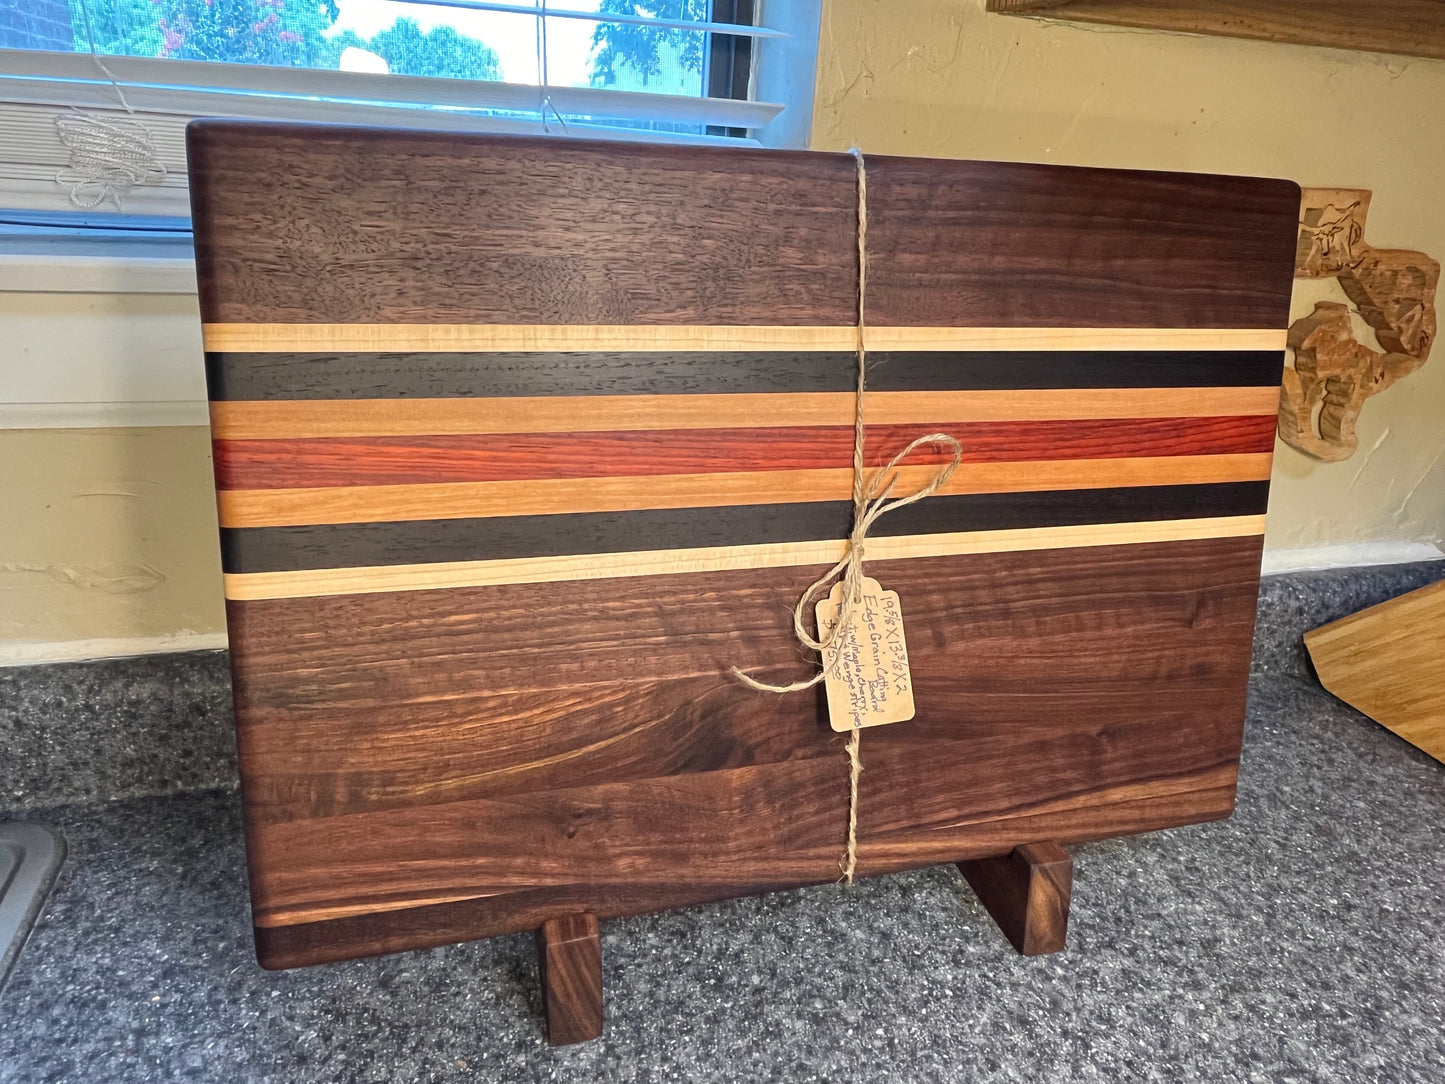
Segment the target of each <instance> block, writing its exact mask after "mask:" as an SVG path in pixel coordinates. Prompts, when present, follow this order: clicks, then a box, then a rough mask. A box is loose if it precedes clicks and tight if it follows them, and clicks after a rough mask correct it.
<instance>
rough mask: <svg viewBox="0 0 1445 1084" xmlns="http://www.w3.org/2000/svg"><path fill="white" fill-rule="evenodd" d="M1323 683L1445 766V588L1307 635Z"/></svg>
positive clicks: (1434, 586)
mask: <svg viewBox="0 0 1445 1084" xmlns="http://www.w3.org/2000/svg"><path fill="white" fill-rule="evenodd" d="M1304 641H1305V648H1306V649H1307V650H1308V651H1309V653H1310V660H1311V661H1312V662H1313V663H1314V664H1315V670H1316V671H1317V672H1318V674H1319V678H1320V684H1322V685H1323V686H1324V687H1325V688H1326V689H1328V690H1329V691H1330V692H1332V693H1334V694H1335V695H1336V696H1338V697H1339V698H1340V699H1341V700H1343V701H1344V702H1345V703H1347V704H1349V705H1350V706H1351V707H1354V708H1356V709H1358V710H1359V711H1362V712H1364V713H1365V714H1366V715H1368V716H1369V717H1370V718H1371V719H1373V720H1375V722H1377V723H1379V724H1380V725H1381V726H1383V727H1385V728H1387V729H1388V730H1390V731H1392V732H1394V733H1395V734H1398V735H1399V736H1400V737H1402V738H1404V739H1405V740H1406V741H1407V742H1409V743H1410V744H1411V745H1414V746H1415V747H1416V748H1419V749H1423V750H1424V751H1425V752H1427V753H1429V754H1430V755H1431V756H1432V757H1434V758H1435V759H1436V760H1438V761H1441V762H1442V763H1445V581H1442V582H1440V583H1434V584H1431V585H1430V586H1429V587H1422V588H1420V589H1419V590H1418V591H1411V592H1410V593H1409V594H1406V595H1401V596H1400V597H1399V598H1393V599H1390V600H1389V601H1388V602H1382V603H1380V604H1379V605H1378V606H1371V607H1370V608H1369V609H1366V610H1361V611H1360V612H1359V613H1356V614H1351V615H1350V616H1349V617H1343V618H1341V619H1340V620H1338V621H1332V622H1330V624H1328V625H1322V626H1321V627H1319V628H1317V629H1313V630H1311V631H1310V632H1307V633H1305V636H1304Z"/></svg>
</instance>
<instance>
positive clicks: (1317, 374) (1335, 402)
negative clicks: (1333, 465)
mask: <svg viewBox="0 0 1445 1084" xmlns="http://www.w3.org/2000/svg"><path fill="white" fill-rule="evenodd" d="M1369 207H1370V193H1369V192H1367V191H1363V190H1352V189H1335V188H1311V189H1305V191H1304V199H1303V201H1302V203H1301V211H1300V235H1299V243H1298V246H1297V248H1296V252H1295V277H1296V278H1327V277H1335V278H1337V279H1338V280H1339V283H1340V287H1341V289H1343V290H1344V292H1345V296H1347V297H1348V298H1349V299H1350V302H1351V303H1352V304H1353V306H1354V310H1355V312H1357V313H1358V314H1359V316H1360V318H1361V319H1362V320H1363V321H1364V322H1365V323H1366V324H1368V325H1369V327H1370V329H1371V330H1372V331H1373V332H1374V335H1375V340H1376V342H1377V343H1378V344H1379V345H1380V346H1381V347H1382V348H1383V349H1382V350H1375V349H1373V348H1372V347H1370V346H1367V345H1365V344H1363V343H1361V342H1359V341H1358V340H1357V339H1356V338H1355V334H1354V330H1353V328H1352V327H1351V325H1350V309H1349V307H1348V306H1346V305H1343V304H1341V303H1338V302H1332V301H1321V302H1318V303H1317V304H1316V305H1315V308H1314V311H1313V312H1312V313H1310V314H1309V315H1308V316H1304V317H1301V318H1300V319H1298V320H1296V321H1295V322H1294V324H1293V325H1291V327H1290V335H1289V345H1290V348H1291V349H1292V350H1293V352H1294V365H1293V367H1292V368H1291V367H1287V368H1286V369H1285V371H1284V382H1283V384H1282V386H1281V389H1280V404H1279V435H1280V439H1281V440H1283V441H1284V442H1285V443H1286V444H1288V445H1290V446H1291V447H1293V448H1296V449H1298V450H1299V451H1301V452H1304V453H1305V454H1306V455H1309V456H1313V457H1314V458H1315V459H1322V460H1326V461H1337V460H1341V459H1348V458H1349V457H1350V456H1351V455H1353V454H1354V452H1355V449H1356V448H1357V447H1358V443H1359V442H1358V440H1357V439H1356V437H1355V423H1356V420H1357V419H1358V418H1359V416H1360V410H1361V409H1362V408H1363V407H1364V405H1365V400H1366V399H1368V398H1369V397H1370V396H1372V395H1375V394H1377V393H1379V392H1382V391H1384V390H1385V389H1386V388H1388V387H1389V386H1390V385H1391V384H1393V383H1395V381H1397V380H1399V379H1400V378H1401V377H1403V376H1407V375H1409V374H1410V373H1413V372H1414V371H1415V370H1416V369H1418V368H1420V366H1422V365H1424V364H1425V360H1426V358H1428V357H1429V355H1430V347H1431V344H1432V343H1433V342H1434V340H1435V289H1436V286H1437V284H1438V283H1439V280H1440V265H1439V263H1437V262H1436V261H1435V260H1432V259H1431V258H1430V257H1428V256H1426V255H1425V254H1424V253H1423V252H1412V251H1410V250H1408V249H1384V248H1374V247H1372V246H1371V245H1369V244H1367V243H1366V242H1365V240H1364V235H1365V216H1366V214H1367V213H1368V212H1369Z"/></svg>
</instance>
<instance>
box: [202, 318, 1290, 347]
mask: <svg viewBox="0 0 1445 1084" xmlns="http://www.w3.org/2000/svg"><path fill="white" fill-rule="evenodd" d="M1285 334H1286V333H1285V332H1284V331H1275V330H1263V329H1257V328H1148V327H1124V328H1111V327H1081V328H1028V327H872V326H870V327H869V328H868V329H867V332H866V336H867V339H866V341H867V345H868V348H869V349H870V350H1283V349H1284V345H1285ZM856 336H857V330H856V329H855V328H853V327H852V326H848V325H845V326H842V327H791V326H779V325H759V326H751V325H692V326H688V325H676V326H672V325H634V324H222V323H216V324H206V325H204V327H203V338H204V341H205V347H206V349H207V350H215V351H235V352H241V353H270V352H287V353H289V352H296V351H300V352H306V351H328V350H365V351H420V352H425V351H473V350H475V351H491V350H505V351H560V350H638V351H646V350H784V349H786V350H851V349H853V347H854V345H855V344H856V341H857V339H856Z"/></svg>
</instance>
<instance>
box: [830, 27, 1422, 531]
mask: <svg viewBox="0 0 1445 1084" xmlns="http://www.w3.org/2000/svg"><path fill="white" fill-rule="evenodd" d="M812 146H813V147H814V148H815V149H819V150H844V149H847V148H849V147H852V146H857V147H860V148H861V149H863V150H864V151H869V152H874V153H878V154H909V155H928V156H937V157H945V158H984V159H1000V160H1009V161H1035V162H1058V163H1063V164H1071V165H1090V166H1119V167H1130V168H1138V169H1165V170H1197V171H1203V172H1219V173H1239V174H1253V175H1263V176H1274V177H1288V178H1290V179H1292V180H1295V181H1298V182H1299V183H1300V184H1303V185H1306V186H1310V185H1316V186H1323V187H1330V186H1340V187H1356V188H1370V189H1373V190H1374V203H1373V206H1372V207H1371V210H1370V219H1369V228H1368V232H1367V235H1366V237H1367V240H1369V241H1370V242H1371V243H1372V244H1374V245H1376V246H1379V247H1398V248H1418V249H1423V250H1424V251H1425V252H1427V253H1429V254H1430V255H1431V256H1433V257H1435V258H1436V259H1445V180H1442V179H1445V62H1441V61H1433V60H1412V59H1407V58H1401V57H1387V56H1381V55H1378V54H1367V53H1352V52H1344V51H1338V50H1327V49H1315V48H1306V47H1303V46H1294V45H1276V44H1272V43H1267V42H1250V41H1243V40H1236V39H1230V38H1210V37H1196V36H1189V35H1183V34H1163V33H1157V32H1153V31H1143V30H1129V29H1122V28H1112V27H1102V26H1083V25H1069V24H1066V23H1056V22H1047V21H1043V20H1038V19H1024V18H1018V17H1014V16H1002V15H991V14H988V13H986V12H985V11H984V0H828V2H827V3H826V5H825V6H824V9H823V24H822V34H821V39H820V42H819V51H818V84H817V95H816V98H815V100H814V112H813V140H812ZM1332 286H1333V284H1324V283H1298V284H1297V287H1299V288H1297V289H1296V291H1295V308H1296V310H1297V311H1296V313H1295V315H1303V314H1304V313H1307V312H1309V311H1310V310H1311V309H1312V308H1313V307H1314V301H1315V300H1317V299H1321V298H1323V297H1324V296H1326V293H1325V291H1328V290H1330V288H1331V287H1332ZM1335 289H1337V287H1335ZM1333 296H1337V297H1338V299H1339V300H1345V298H1344V297H1343V294H1338V295H1333ZM1436 353H1437V354H1445V347H1441V348H1437V351H1436ZM1359 437H1360V451H1359V452H1358V453H1356V455H1355V456H1354V457H1353V458H1351V459H1349V460H1346V461H1345V462H1343V463H1335V464H1324V463H1319V462H1317V461H1315V460H1312V459H1308V458H1307V457H1305V456H1303V455H1301V454H1299V453H1298V452H1296V451H1294V450H1293V449H1291V448H1289V447H1287V446H1285V445H1283V444H1281V445H1279V446H1278V449H1277V454H1276V458H1275V466H1274V485H1273V490H1272V496H1271V502H1270V510H1269V534H1268V537H1267V543H1268V546H1269V547H1270V549H1271V550H1274V551H1279V550H1297V549H1302V548H1306V547H1315V546H1339V545H1347V544H1350V543H1362V542H1371V541H1379V540H1385V541H1392V542H1393V541H1417V542H1428V543H1434V544H1436V545H1439V544H1440V542H1441V540H1442V536H1445V356H1437V357H1434V358H1432V359H1431V360H1430V362H1429V363H1428V364H1427V365H1426V366H1425V367H1424V368H1423V369H1421V370H1420V371H1419V372H1417V373H1415V374H1414V375H1412V376H1410V377H1407V378H1406V379H1405V380H1403V381H1401V382H1400V383H1399V384H1397V385H1396V386H1395V387H1394V388H1391V389H1390V390H1389V391H1386V392H1384V393H1383V394H1381V395H1379V396H1377V397H1376V398H1374V399H1372V400H1370V402H1369V403H1368V404H1367V405H1366V406H1365V410H1364V413H1363V414H1362V416H1361V419H1360V424H1359Z"/></svg>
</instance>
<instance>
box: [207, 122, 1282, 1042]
mask: <svg viewBox="0 0 1445 1084" xmlns="http://www.w3.org/2000/svg"><path fill="white" fill-rule="evenodd" d="M188 153H189V162H190V169H191V191H192V198H193V203H194V222H195V233H196V254H197V270H198V276H199V280H198V281H199V291H200V299H201V307H202V316H203V321H204V329H203V330H204V339H205V345H206V352H207V353H206V365H207V377H208V381H209V387H210V396H211V418H212V436H213V440H214V460H215V467H216V483H217V489H218V502H219V510H220V522H221V549H222V558H223V567H224V571H225V589H226V598H227V613H228V621H229V627H230V642H231V663H232V668H233V672H234V678H235V683H234V684H235V700H236V726H237V735H238V749H239V760H240V771H241V780H242V790H243V795H244V799H245V808H246V832H247V848H248V854H249V860H250V874H251V896H252V911H253V917H254V922H255V928H256V943H257V950H258V954H259V956H260V959H261V962H262V963H263V965H264V966H266V967H294V966H298V965H305V964H312V963H318V962H321V961H326V960H341V959H347V958H351V957H356V956H364V955H369V954H375V953H383V952H396V951H401V950H405V949H412V948H420V947H424V946H428V945H438V944H444V943H447V942H451V941H458V940H467V939H472V938H479V937H489V936H493V935H496V934H503V933H514V932H521V931H536V930H541V931H542V932H541V934H540V946H541V954H542V969H543V974H544V976H545V978H544V982H545V985H546V990H547V996H546V999H545V1000H546V1004H547V1013H548V1020H549V1034H550V1035H551V1037H552V1040H553V1041H554V1042H568V1041H574V1040H576V1039H580V1038H585V1037H587V1036H590V1035H593V1034H596V1032H597V1031H598V1029H599V1028H600V1027H601V994H600V981H601V980H600V975H601V971H600V959H601V956H600V949H599V942H598V940H597V934H596V922H597V921H598V920H604V921H605V920H607V919H609V918H614V917H618V916H622V915H632V914H640V913H644V912H648V911H655V910H660V909H665V908H673V907H682V906H687V905H690V904H696V903H702V902H707V901H713V900H720V899H727V898H732V897H737V896H744V895H749V894H756V893H762V892H768V891H773V890H781V889H788V888H794V887H798V886H801V885H805V884H816V883H825V882H829V881H833V880H835V879H836V878H837V877H838V870H839V858H840V856H841V855H842V852H843V849H844V841H845V838H846V835H847V824H848V820H849V810H850V795H849V761H848V757H847V756H846V755H845V753H844V751H843V742H844V737H843V736H842V735H840V734H837V733H834V731H833V730H832V729H831V728H830V726H829V724H828V718H827V714H826V708H825V700H824V698H823V696H822V695H821V694H820V693H819V694H818V695H815V693H818V691H817V690H814V691H809V692H804V693H793V694H788V695H782V696H779V695H772V694H765V693H759V692H757V691H755V690H753V689H750V688H747V687H746V686H744V685H743V684H742V683H741V682H740V681H739V680H738V679H737V678H736V677H735V676H734V675H733V673H732V670H733V668H734V667H737V668H741V669H742V670H744V671H746V672H747V673H748V674H750V675H753V676H755V677H757V678H759V679H761V680H765V681H768V682H771V683H775V684H776V683H783V682H792V681H796V680H797V679H799V678H800V677H806V676H808V675H809V674H810V673H812V672H813V670H814V669H815V667H816V660H815V659H813V658H810V657H809V656H808V655H807V654H806V653H805V652H803V651H801V650H800V649H799V646H798V642H797V638H796V636H795V634H794V631H793V628H792V620H791V612H792V609H793V606H794V604H795V602H796V601H797V599H798V598H799V596H800V594H801V593H802V592H803V590H804V589H805V588H806V586H807V585H808V584H809V583H810V582H812V581H813V580H814V579H815V578H816V577H817V576H818V575H819V574H820V573H821V572H822V571H824V570H826V569H827V568H828V567H829V566H830V565H831V564H833V562H834V561H836V560H837V559H838V558H839V557H840V556H841V555H842V553H843V551H844V545H845V543H844V539H845V538H846V537H847V535H848V532H849V529H850V523H851V519H852V502H851V492H852V482H853V469H852V448H853V439H854V438H853V421H854V416H855V411H856V388H855V384H856V380H857V372H856V366H857V354H856V346H857V338H858V324H859V313H858V305H859V274H858V271H859V264H858V255H857V249H858V220H859V208H858V192H859V185H858V172H857V171H858V164H857V163H856V162H855V160H854V159H853V158H852V157H851V156H848V155H833V154H808V153H780V152H766V151H761V150H756V149H731V148H727V149H720V148H712V147H696V146H680V145H678V146H659V145H647V144H624V143H605V144H601V143H586V142H582V141H576V140H571V139H562V138H557V139H526V138H499V137H485V136H466V135H459V134H457V133H422V132H400V131H375V130H366V129H357V128H314V127H304V126H289V125H264V124H251V123H241V122H225V121H203V122H198V123H197V124H195V125H193V126H192V128H191V130H190V135H189V149H188ZM865 165H866V171H867V214H868V231H867V251H868V258H867V269H868V274H867V288H866V290H865V291H864V293H865V294H866V296H865V298H864V303H865V307H866V314H865V315H866V319H865V320H864V321H863V322H864V323H865V324H866V327H867V332H866V342H867V352H868V364H869V369H868V390H867V393H866V400H865V402H866V410H865V418H866V421H867V430H866V435H867V442H866V446H865V455H864V460H865V468H866V469H867V470H869V471H873V470H876V469H877V468H878V467H879V466H880V465H882V464H883V463H886V462H887V461H888V460H889V459H890V458H891V457H892V456H894V455H895V454H896V453H898V452H899V451H900V449H902V448H904V447H906V446H907V445H908V443H909V442H910V441H912V440H913V439H914V438H916V437H918V436H921V435H923V434H928V433H935V432H940V431H941V432H945V433H948V434H951V435H952V436H953V437H955V438H956V439H957V440H958V441H959V443H960V444H961V446H962V448H963V464H962V467H961V468H960V469H959V470H958V471H957V473H956V474H955V475H954V476H953V477H952V478H951V479H950V480H949V481H948V483H947V485H945V486H944V488H943V489H941V490H940V491H939V492H938V493H936V494H935V495H933V496H930V497H929V498H928V499H926V500H923V501H920V502H918V503H916V504H912V505H909V506H908V507H906V508H903V509H900V510H899V511H898V512H897V513H896V515H892V516H889V517H887V518H885V519H884V520H881V521H879V523H878V525H877V527H876V528H875V529H874V530H873V531H872V532H871V533H870V535H869V538H868V542H867V562H868V563H867V574H868V575H869V576H871V577H874V578H875V579H877V580H878V581H879V583H880V584H881V585H882V587H883V588H884V589H886V590H888V591H894V592H897V594H898V596H899V599H900V603H901V612H902V614H903V618H904V621H905V624H906V629H907V657H908V665H909V668H910V672H911V677H912V693H913V698H914V704H915V708H916V711H915V714H914V716H913V718H911V719H908V720H907V721H900V722H895V723H892V724H890V725H886V726H879V727H874V728H870V729H868V730H866V731H864V732H863V739H862V757H863V763H864V765H865V769H866V770H864V772H863V773H862V775H861V777H860V780H859V789H858V799H857V813H858V818H857V872H858V875H859V876H875V875H880V874H886V873H890V872H895V871H899V870H905V869H912V868H917V867H922V866H928V865H934V864H943V863H955V862H957V863H961V868H962V869H963V870H964V874H965V876H967V877H968V879H969V881H970V883H971V884H973V885H974V887H975V890H976V891H977V892H978V893H979V896H980V898H981V899H982V900H983V901H984V903H985V905H986V906H987V907H988V908H989V910H990V912H991V913H992V914H993V915H994V916H995V917H996V918H997V919H998V921H999V924H1000V926H1001V927H1003V929H1004V930H1005V932H1006V933H1007V934H1008V935H1009V937H1010V939H1011V940H1013V941H1014V943H1015V945H1017V946H1018V947H1019V949H1020V951H1023V952H1042V951H1050V950H1052V949H1054V948H1057V947H1058V946H1060V945H1062V942H1063V930H1064V921H1065V915H1066V913H1067V901H1068V882H1069V877H1068V866H1067V860H1066V859H1065V858H1064V857H1063V856H1062V855H1061V852H1060V851H1059V850H1058V847H1059V845H1066V844H1070V843H1074V842H1079V841H1083V840H1090V839H1099V838H1104V837H1108V836H1116V835H1122V834H1129V833H1134V832H1144V831H1152V830H1155V829H1160V828H1168V827H1171V826H1175V825H1182V824H1191V823H1196V822H1199V821H1207V820H1214V819H1218V818H1222V817H1226V816H1228V815H1229V813H1230V810H1231V809H1232V807H1233V802H1234V788H1235V780H1236V775H1237V763H1238V757H1239V750H1240V739H1241V735H1242V728H1243V718H1244V702H1245V685H1246V678H1247V674H1248V668H1249V656H1250V642H1251V636H1252V631H1253V625H1254V610H1255V601H1256V594H1257V589H1258V576H1259V558H1260V549H1261V542H1262V537H1263V530H1264V510H1265V505H1266V502H1267V500H1268V490H1269V482H1268V479H1269V470H1270V456H1271V451H1272V448H1273V445H1274V428H1275V410H1276V405H1277V401H1278V388H1279V383H1280V371H1281V366H1282V361H1283V347H1284V340H1285V336H1284V330H1283V329H1284V326H1285V322H1286V318H1287V314H1288V307H1289V297H1290V288H1291V284H1292V274H1293V266H1294V256H1295V244H1296V217H1297V212H1298V205H1299V190H1298V188H1297V187H1296V186H1294V185H1292V184H1289V183H1286V182H1283V181H1273V180H1252V179H1241V178H1228V177H1208V176H1197V175H1187V174H1178V175H1170V174H1152V173H1135V172H1126V171H1117V170H1095V169H1066V168H1060V167H1053V166H1030V165H1018V164H995V163H979V162H946V161H932V160H915V159H903V158H873V157H870V158H868V159H867V160H866V163H865ZM277 178H283V179H284V183H282V182H278V181H277ZM948 454H949V453H945V452H943V451H941V450H939V449H938V448H936V447H932V446H930V447H926V448H923V449H920V450H919V451H918V453H917V454H916V455H915V456H911V457H910V458H909V459H908V461H907V462H906V463H905V464H904V466H903V468H902V477H901V481H900V484H901V485H902V486H904V487H905V488H906V487H914V488H916V487H917V486H919V485H920V484H921V480H923V479H927V478H930V477H932V476H934V475H935V474H936V473H937V470H938V467H939V464H940V463H941V462H945V461H946V460H947V458H948ZM1040 841H1054V842H1052V843H1049V842H1040ZM1000 856H1004V857H1000Z"/></svg>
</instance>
